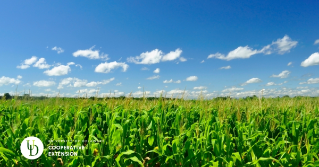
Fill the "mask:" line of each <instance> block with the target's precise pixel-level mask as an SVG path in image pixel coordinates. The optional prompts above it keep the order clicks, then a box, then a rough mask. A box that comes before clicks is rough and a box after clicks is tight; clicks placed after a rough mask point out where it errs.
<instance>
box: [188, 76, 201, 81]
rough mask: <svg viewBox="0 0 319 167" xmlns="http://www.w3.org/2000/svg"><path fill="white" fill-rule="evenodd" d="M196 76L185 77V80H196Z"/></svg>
mask: <svg viewBox="0 0 319 167" xmlns="http://www.w3.org/2000/svg"><path fill="white" fill-rule="evenodd" d="M197 79H198V77H197V76H190V77H187V78H186V81H197Z"/></svg>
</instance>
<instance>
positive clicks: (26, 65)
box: [17, 56, 38, 69]
mask: <svg viewBox="0 0 319 167" xmlns="http://www.w3.org/2000/svg"><path fill="white" fill-rule="evenodd" d="M37 60H38V58H37V57H36V56H32V57H31V58H30V59H25V60H24V62H23V63H22V64H21V65H20V66H17V68H20V69H27V68H29V67H30V65H32V64H33V63H35V62H36V61H37Z"/></svg>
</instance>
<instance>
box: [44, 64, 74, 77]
mask: <svg viewBox="0 0 319 167" xmlns="http://www.w3.org/2000/svg"><path fill="white" fill-rule="evenodd" d="M70 65H74V63H73V62H69V63H68V64H67V65H61V64H60V65H58V66H55V67H53V68H52V69H51V70H46V71H44V72H43V73H44V74H46V75H48V76H62V75H67V74H68V73H69V72H70V71H71V67H70Z"/></svg>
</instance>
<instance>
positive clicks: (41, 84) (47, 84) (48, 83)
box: [33, 80, 55, 87]
mask: <svg viewBox="0 0 319 167" xmlns="http://www.w3.org/2000/svg"><path fill="white" fill-rule="evenodd" d="M53 85H55V82H54V81H46V80H41V81H36V82H33V86H37V87H50V86H53Z"/></svg>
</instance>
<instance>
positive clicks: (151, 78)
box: [146, 75, 160, 80]
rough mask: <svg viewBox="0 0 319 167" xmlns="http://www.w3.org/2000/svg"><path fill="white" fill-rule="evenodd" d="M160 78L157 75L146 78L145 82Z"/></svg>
mask: <svg viewBox="0 0 319 167" xmlns="http://www.w3.org/2000/svg"><path fill="white" fill-rule="evenodd" d="M159 78H160V76H159V75H154V76H151V77H148V78H146V79H147V80H153V79H159Z"/></svg>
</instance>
